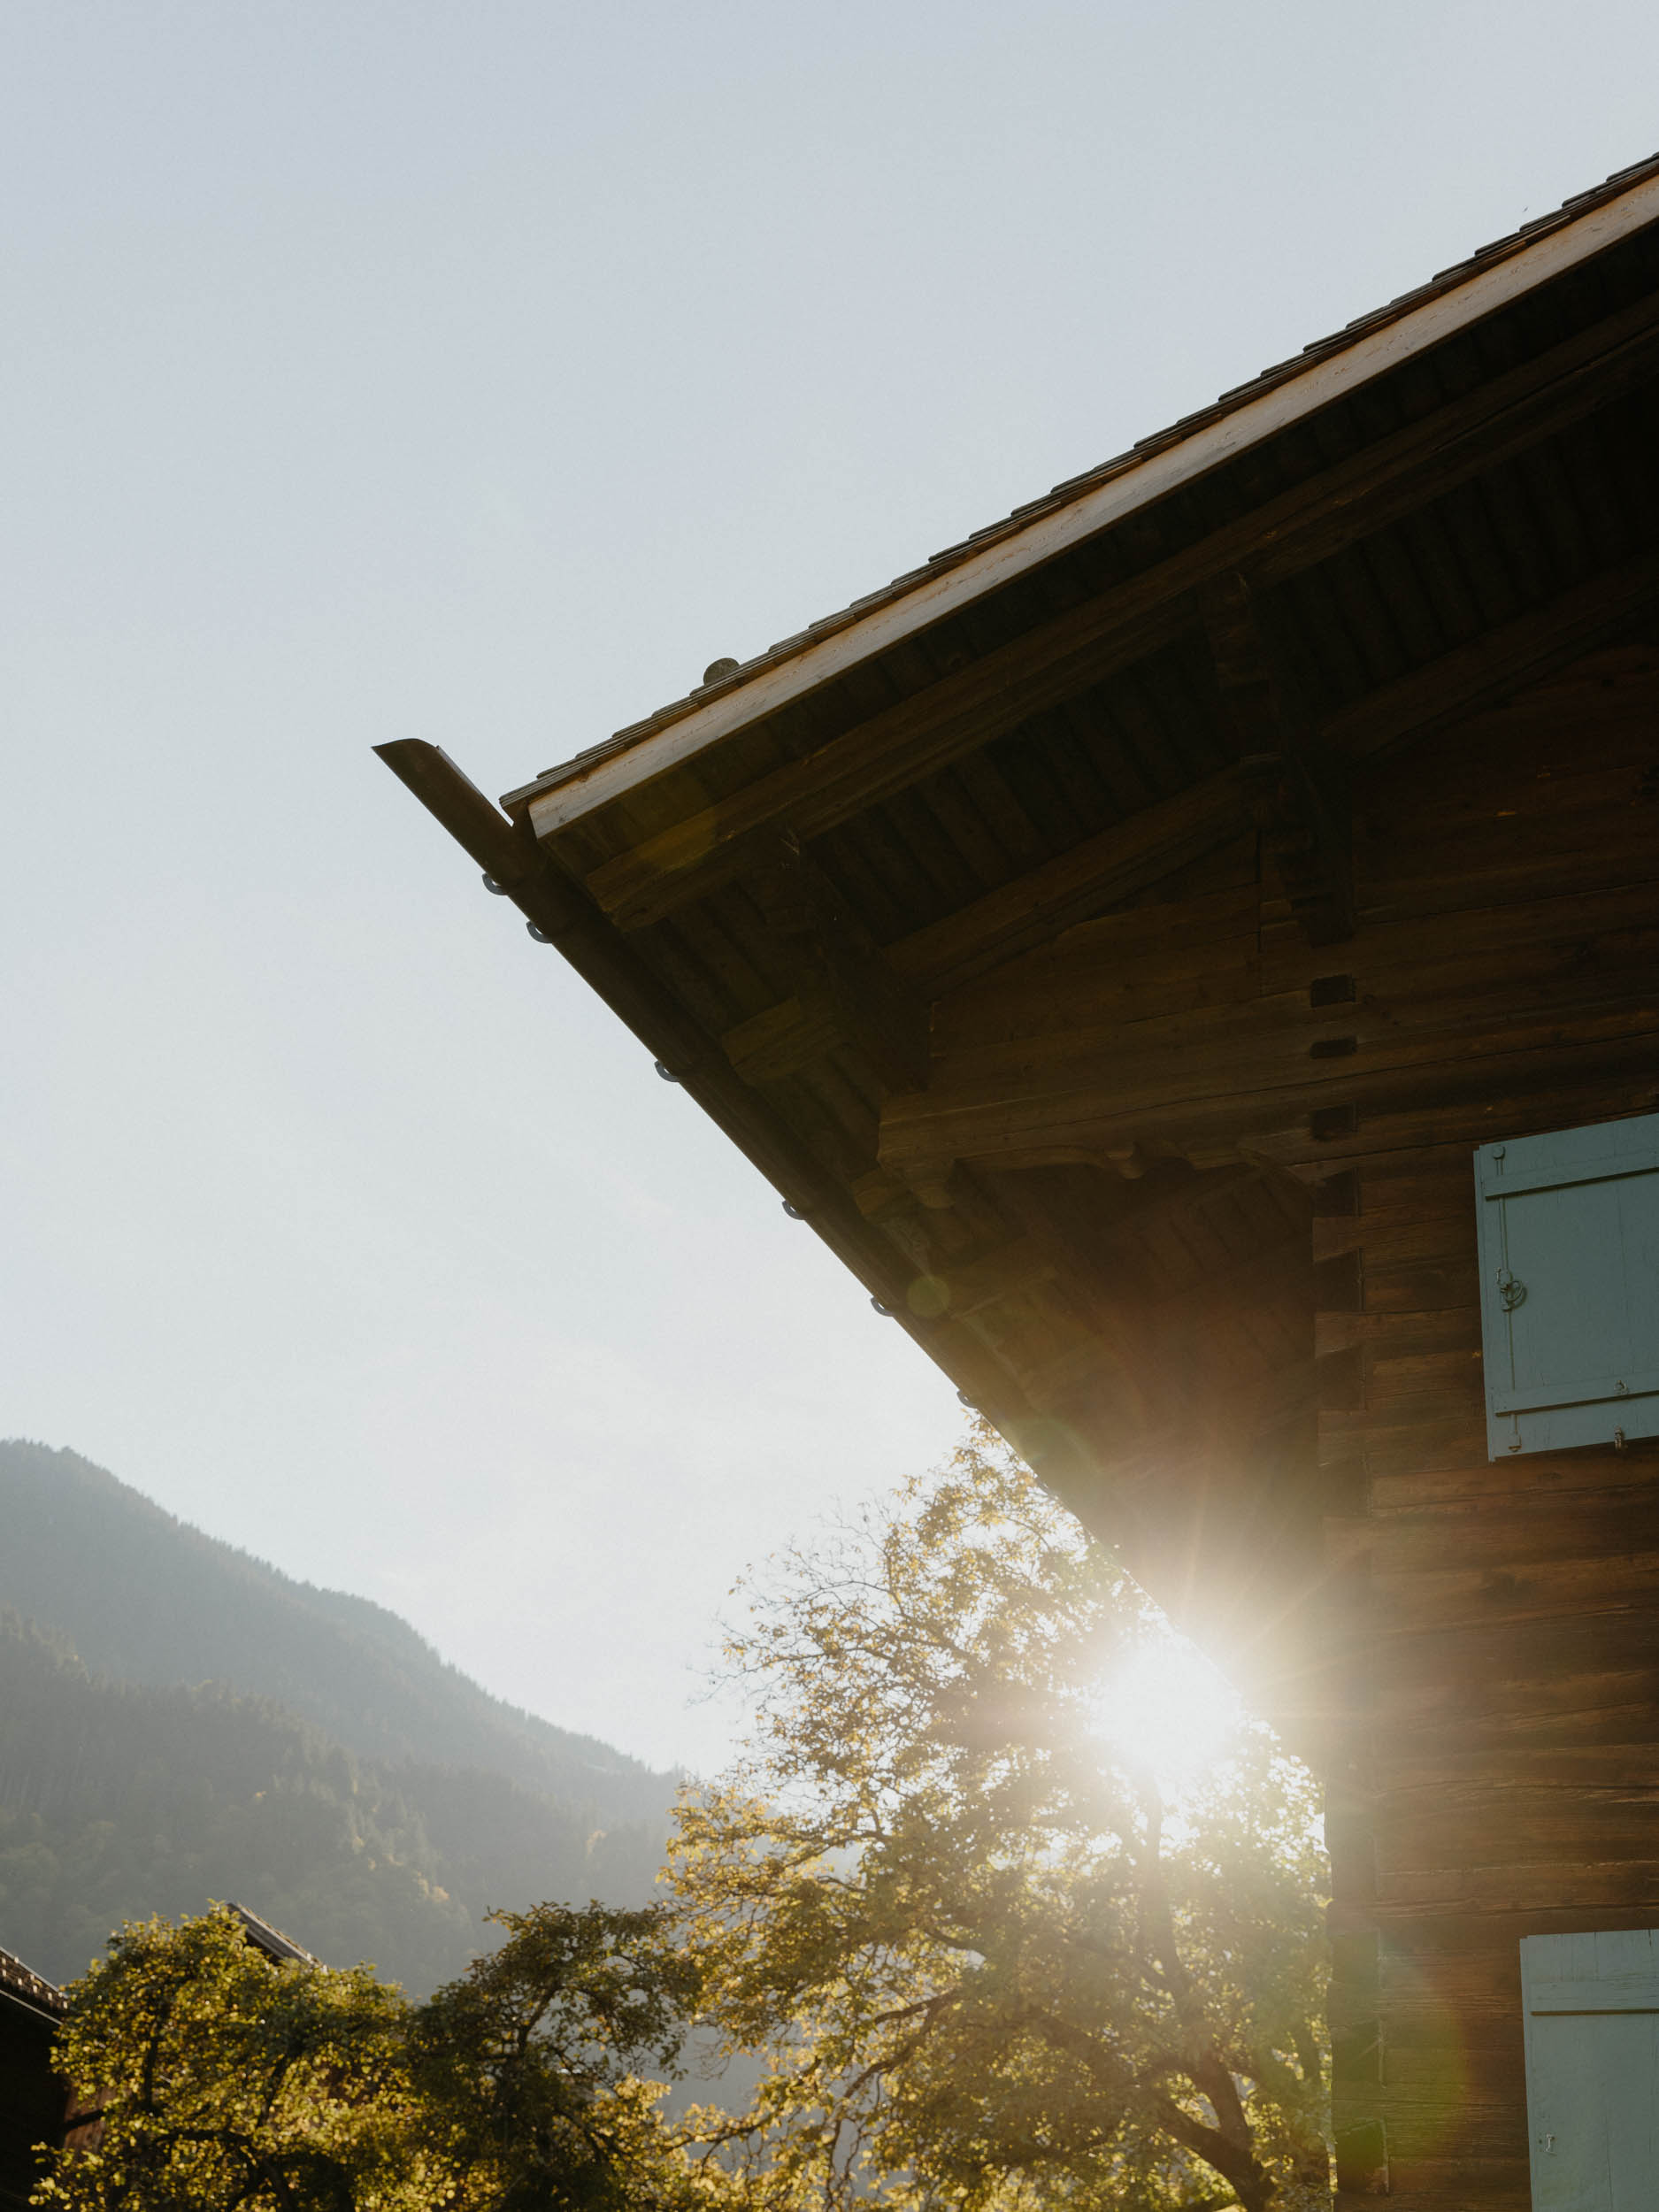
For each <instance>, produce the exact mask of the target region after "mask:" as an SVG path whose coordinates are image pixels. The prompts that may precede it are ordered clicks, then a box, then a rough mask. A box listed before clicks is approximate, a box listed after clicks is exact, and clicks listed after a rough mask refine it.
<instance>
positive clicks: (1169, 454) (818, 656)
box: [532, 173, 1659, 835]
mask: <svg viewBox="0 0 1659 2212" xmlns="http://www.w3.org/2000/svg"><path fill="white" fill-rule="evenodd" d="M1655 218H1659V176H1655V175H1653V174H1651V173H1650V174H1647V175H1646V176H1642V177H1640V178H1639V179H1638V180H1636V181H1635V182H1634V183H1633V184H1632V185H1630V186H1628V187H1626V188H1624V189H1623V190H1617V191H1614V192H1611V193H1609V194H1608V195H1607V196H1604V197H1601V198H1598V199H1596V200H1595V201H1594V204H1592V205H1590V206H1589V207H1587V208H1586V210H1585V211H1584V212H1583V213H1582V214H1579V215H1576V216H1571V215H1569V216H1563V219H1561V220H1559V221H1558V222H1556V223H1555V224H1553V225H1552V226H1551V227H1548V228H1546V229H1544V230H1543V231H1541V232H1536V233H1533V234H1531V235H1524V236H1521V237H1517V240H1516V242H1515V244H1514V247H1513V249H1512V250H1510V251H1509V252H1508V253H1507V254H1505V256H1504V257H1503V258H1502V259H1501V260H1499V261H1496V262H1493V263H1489V264H1488V265H1486V266H1485V267H1484V268H1480V269H1479V270H1477V271H1476V272H1475V273H1473V274H1471V276H1470V277H1468V278H1467V279H1466V280H1464V281H1463V282H1462V283H1460V284H1457V285H1455V286H1454V287H1452V288H1450V289H1448V290H1443V291H1442V290H1432V291H1430V293H1429V296H1427V297H1426V298H1425V299H1422V300H1420V301H1419V302H1418V303H1417V304H1415V305H1414V304H1412V303H1411V302H1410V300H1409V299H1408V300H1407V301H1405V302H1402V303H1401V304H1400V306H1399V307H1398V309H1397V310H1396V309H1388V310H1384V311H1383V312H1382V314H1381V316H1380V317H1368V318H1366V319H1365V321H1364V322H1363V325H1362V326H1359V327H1358V328H1356V330H1355V332H1354V334H1353V338H1352V341H1351V342H1349V343H1348V344H1346V345H1340V347H1339V349H1335V350H1332V351H1325V350H1324V349H1321V350H1320V351H1319V353H1318V354H1317V357H1316V358H1315V359H1314V361H1313V362H1312V364H1311V365H1310V366H1309V367H1307V368H1305V369H1300V370H1298V369H1296V368H1294V367H1293V368H1291V369H1289V370H1288V371H1287V373H1286V374H1285V376H1284V377H1283V379H1282V380H1278V381H1274V382H1272V383H1270V384H1268V385H1266V386H1265V388H1263V389H1261V390H1260V391H1258V392H1257V393H1256V395H1255V396H1252V397H1250V398H1249V399H1248V400H1246V401H1244V402H1243V403H1241V404H1240V405H1238V406H1236V407H1229V408H1228V409H1227V410H1226V411H1225V412H1224V413H1220V414H1217V415H1213V416H1211V417H1210V419H1207V420H1206V421H1204V422H1202V424H1201V425H1200V426H1197V427H1195V428H1194V430H1193V431H1192V432H1191V433H1190V434H1188V435H1187V436H1185V437H1177V438H1175V439H1174V440H1173V441H1172V442H1170V443H1167V444H1165V443H1159V444H1158V445H1157V446H1156V449H1155V450H1153V451H1152V452H1150V453H1148V455H1147V456H1146V457H1145V458H1144V459H1141V460H1138V461H1131V462H1129V463H1128V464H1126V465H1125V467H1124V468H1123V469H1122V470H1121V471H1116V472H1113V473H1112V474H1111V475H1110V476H1108V477H1106V478H1105V479H1104V480H1102V481H1101V482H1099V483H1097V484H1095V485H1094V486H1093V487H1091V488H1089V489H1087V490H1086V491H1084V492H1083V493H1081V494H1079V496H1078V497H1077V498H1076V499H1074V500H1071V501H1068V502H1067V503H1064V504H1063V505H1061V506H1058V507H1056V508H1051V509H1048V510H1046V511H1044V512H1043V513H1042V514H1041V515H1040V516H1038V517H1036V518H1033V520H1032V521H1031V522H1029V523H1028V524H1026V525H1025V526H1024V527H1023V528H1020V527H1014V528H1010V529H1009V530H1007V531H1005V532H1002V533H999V534H997V535H996V536H995V537H994V538H993V539H992V541H991V542H990V543H989V544H987V545H986V546H984V547H983V548H982V549H980V550H979V551H978V552H975V553H971V554H969V555H967V556H966V557H964V559H962V560H961V561H960V562H959V563H957V564H956V565H955V566H954V567H952V568H949V569H947V570H945V571H943V572H939V573H936V574H934V575H932V576H930V577H929V578H927V579H926V580H925V581H924V582H922V583H920V584H918V586H917V587H916V588H915V589H913V590H910V591H907V592H905V593H903V594H902V595H899V596H897V597H895V598H891V599H886V600H884V602H883V603H882V604H881V605H880V606H879V607H878V608H876V609H874V610H873V611H872V612H870V613H869V614H867V615H865V616H864V617H863V618H858V619H854V620H851V621H849V623H848V624H847V626H845V627H844V628H841V629H840V630H837V631H835V632H833V633H832V634H830V635H828V636H826V637H823V638H820V639H818V640H817V641H814V642H813V643H811V644H810V645H808V646H806V647H804V648H803V649H801V650H800V651H799V652H796V653H793V654H791V655H790V656H789V657H787V659H782V660H780V661H777V662H775V663H773V664H772V665H770V666H768V667H766V668H764V669H762V670H760V671H759V672H757V673H756V674H755V675H754V676H752V677H751V678H750V679H749V680H748V681H747V682H744V683H741V684H740V685H738V686H737V687H735V688H734V689H733V690H732V691H730V692H727V693H726V694H724V695H721V696H720V697H718V698H717V699H713V700H710V702H708V703H707V704H705V705H703V706H701V707H693V708H691V709H690V710H688V711H687V712H686V713H685V714H684V715H682V716H680V717H679V718H676V719H675V720H674V721H672V722H671V723H669V724H667V725H666V726H664V727H663V728H661V729H658V730H657V731H654V732H651V733H649V734H648V735H646V736H644V737H641V739H639V740H638V741H635V742H634V743H633V744H630V745H628V746H626V748H625V749H623V750H621V751H619V752H617V753H613V754H610V755H607V756H605V757H602V758H600V759H598V760H596V761H595V762H594V763H593V764H591V765H590V766H588V768H586V769H584V770H580V771H579V772H573V773H571V774H569V775H561V776H560V778H559V780H558V781H557V784H552V785H549V787H547V788H546V789H545V790H544V791H541V792H540V793H538V795H536V796H535V797H534V799H533V800H532V804H533V806H534V808H535V809H536V810H537V812H538V819H537V830H538V833H539V834H542V835H547V834H550V833H551V832H552V831H554V830H555V829H557V827H559V826H560V825H561V824H563V823H565V822H572V821H575V820H578V819H580V817H581V816H583V815H585V814H591V813H593V812H594V811H595V810H596V809H598V808H600V807H603V806H605V805H608V804H609V803H610V802H611V800H612V799H614V798H617V797H618V796H619V795H621V794H622V793H624V792H626V791H629V790H632V789H633V788H634V787H635V786H636V785H638V784H641V783H645V782H648V781H649V780H650V779H651V778H652V777H654V776H657V775H660V774H661V773H663V772H664V770H666V769H669V768H672V767H674V766H676V765H678V764H680V763H681V762H683V761H687V760H690V759H693V758H695V757H696V755H698V754H699V753H701V752H703V750H704V749H706V748H707V747H709V746H710V745H715V744H718V743H719V742H720V741H721V740H722V739H724V738H726V737H728V736H730V735H732V734H733V733H734V732H735V731H737V730H740V729H744V728H747V727H748V726H749V725H750V724H752V723H754V722H756V721H757V720H759V719H760V718H762V717H764V716H765V715H768V714H771V713H772V712H775V711H776V710H777V709H778V708H780V707H782V706H786V705H787V704H788V703H790V702H791V701H792V700H795V699H798V698H801V697H803V696H805V695H807V694H808V693H810V692H812V691H815V690H817V689H818V688H819V687H821V686H823V685H824V684H826V683H831V682H833V681H834V680H835V679H836V678H837V677H838V676H840V675H841V674H842V673H843V672H845V671H846V670H847V669H848V668H849V667H851V666H854V665H856V664H857V663H858V662H860V661H864V660H867V659H868V658H870V657H871V656H872V655H873V654H877V653H881V652H885V651H886V650H887V649H888V648H889V647H890V646H893V645H896V644H898V643H900V642H901V641H902V640H904V639H906V638H909V637H912V636H914V635H915V634H917V633H918V631H921V630H923V629H926V627H928V626H930V625H931V624H933V623H935V622H939V621H941V620H943V619H945V618H947V617H949V615H951V614H954V613H955V612H956V611H958V610H959V609H960V608H962V607H964V606H965V605H968V604H970V603H972V601H974V600H975V599H979V598H980V597H982V596H983V595H985V594H986V593H987V592H989V591H994V590H995V589H996V588H998V587H999V586H1000V585H1002V584H1005V583H1009V582H1011V581H1012V580H1015V579H1016V578H1018V577H1019V576H1022V575H1025V574H1027V573H1029V572H1030V571H1031V570H1033V568H1036V567H1038V566H1040V565H1041V564H1042V563H1043V562H1045V561H1048V560H1051V559H1053V558H1054V557H1055V556H1056V555H1057V554H1060V553H1064V552H1065V551H1067V550H1068V549H1070V548H1071V547H1072V546H1074V545H1078V544H1080V543H1081V542H1082V541H1084V540H1085V539H1086V538H1089V537H1093V536H1094V534H1095V533H1096V532H1097V531H1100V530H1102V529H1105V528H1107V527H1109V526H1110V525H1111V524H1112V523H1113V522H1115V521H1117V520H1118V519H1119V518H1121V517H1122V516H1124V515H1125V514H1128V513H1132V512H1133V511H1135V510H1136V509H1137V508H1140V507H1143V506H1146V505H1148V504H1149V503H1151V502H1152V501H1154V500H1156V499H1160V498H1162V497H1164V495H1165V494H1166V493H1168V492H1171V491H1173V490H1176V489H1178V488H1179V487H1180V486H1182V485H1184V484H1188V483H1191V482H1192V481H1194V479H1196V478H1198V477H1200V476H1202V475H1204V474H1206V473H1208V472H1210V470H1212V469H1214V468H1217V467H1219V466H1221V465H1223V464H1225V462H1227V461H1229V460H1231V459H1233V457H1235V456H1237V455H1238V454H1240V453H1242V452H1246V451H1248V449H1250V447H1252V446H1254V445H1256V444H1259V443H1260V442H1262V441H1263V439H1265V438H1270V437H1271V436H1273V435H1274V434H1276V433H1277V432H1279V431H1280V430H1283V429H1285V428H1286V427H1288V426H1290V425H1292V424H1294V423H1295V422H1299V421H1302V420H1303V419H1306V418H1307V417H1308V416H1310V415H1311V414H1314V413H1316V412H1317V411H1318V410H1319V409H1320V408H1322V407H1325V406H1327V405H1329V404H1330V403H1332V402H1333V401H1336V400H1340V399H1342V398H1344V397H1345V396H1348V394H1349V393H1351V392H1353V391H1355V390H1356V389H1357V388H1359V387H1361V386H1362V385H1363V384H1365V383H1368V382H1369V381H1371V380H1372V379H1373V378H1375V377H1378V376H1381V375H1384V374H1386V372H1387V371H1388V370H1390V369H1392V368H1396V367H1398V366H1399V365H1401V364H1402V362H1405V361H1409V360H1411V359H1413V358H1415V357H1417V356H1419V355H1421V354H1423V353H1425V352H1426V351H1428V350H1429V349H1431V348H1432V347H1433V346H1436V345H1439V344H1440V342H1442V341H1443V340H1445V339H1448V338H1450V337H1453V336H1455V334H1457V333H1458V332H1459V331H1463V330H1466V329H1468V328H1469V327H1470V326H1471V324H1474V323H1477V322H1479V321H1480V320H1481V319H1483V318H1484V317H1486V316H1487V315H1491V314H1494V313H1495V312H1496V311H1498V310H1499V309H1501V308H1502V307H1504V306H1506V305H1507V304H1508V303H1509V302H1510V301H1512V300H1514V299H1516V298H1517V297H1519V296H1521V295H1522V294H1524V293H1526V292H1528V291H1532V290H1533V289H1535V288H1537V287H1539V286H1540V285H1542V284H1546V283H1548V281H1549V280H1551V279H1552V278H1554V277H1556V276H1559V275H1562V274H1563V273H1565V272H1566V271H1568V270H1570V269H1573V268H1577V267H1578V266H1580V265H1583V264H1584V263H1585V262H1586V261H1588V260H1590V259H1592V258H1593V257H1594V256H1595V255H1597V254H1599V253H1601V252H1604V251H1605V250H1607V249H1608V248H1609V247H1611V246H1614V245H1617V243H1618V242H1619V241H1620V240H1622V239H1624V238H1628V237H1630V236H1632V234H1634V233H1635V232H1637V231H1640V229H1642V228H1643V227H1645V226H1646V225H1647V224H1648V223H1650V222H1652V221H1654V220H1655ZM1178 427H1179V426H1178ZM532 790H533V791H534V790H535V787H532Z"/></svg>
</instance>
